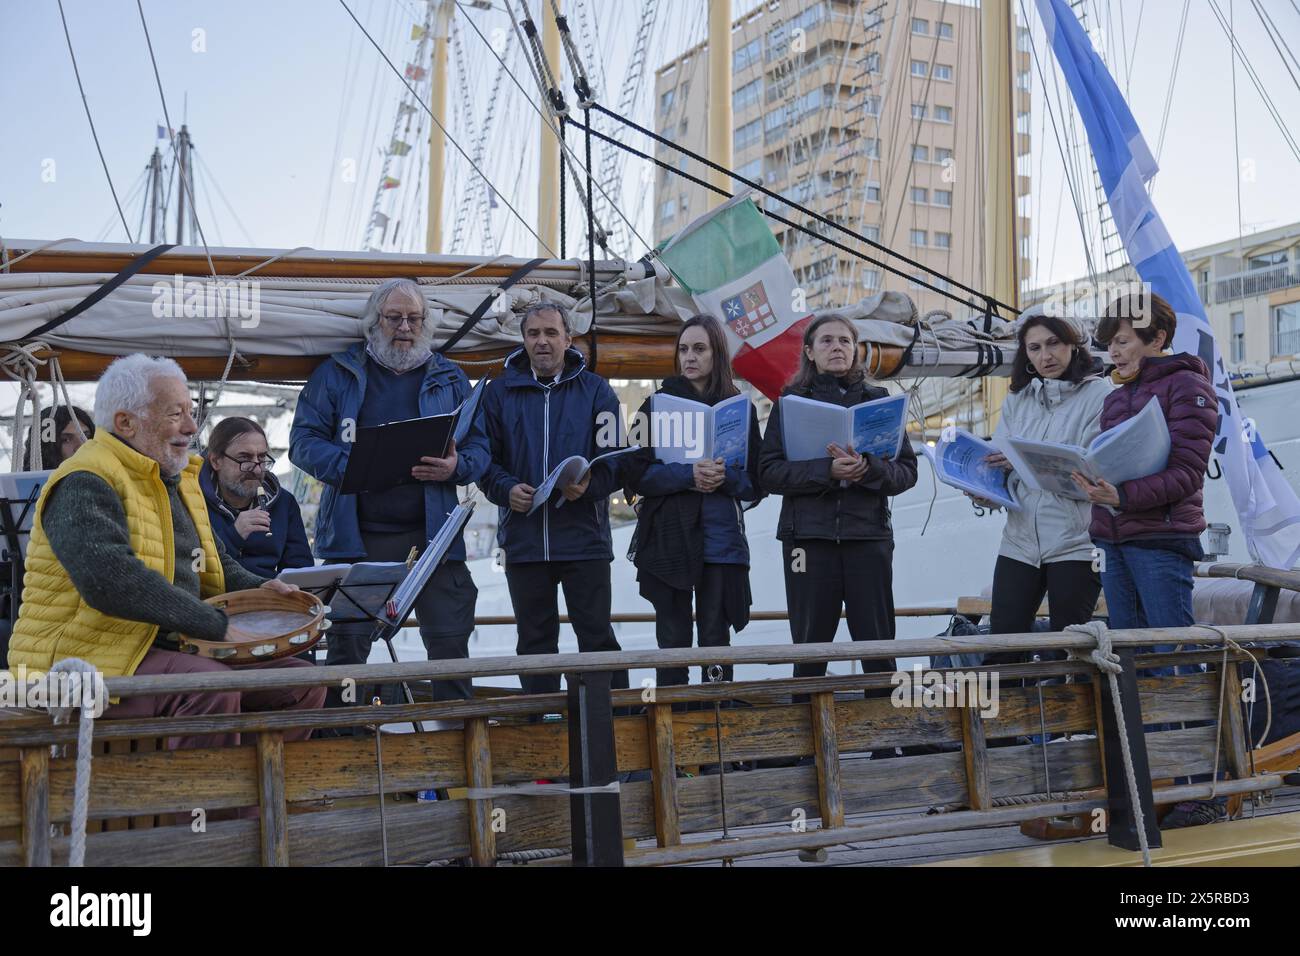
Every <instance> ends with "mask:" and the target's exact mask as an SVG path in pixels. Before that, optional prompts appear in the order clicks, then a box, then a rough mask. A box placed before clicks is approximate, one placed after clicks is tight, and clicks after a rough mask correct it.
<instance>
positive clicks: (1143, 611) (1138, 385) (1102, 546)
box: [1074, 295, 1224, 829]
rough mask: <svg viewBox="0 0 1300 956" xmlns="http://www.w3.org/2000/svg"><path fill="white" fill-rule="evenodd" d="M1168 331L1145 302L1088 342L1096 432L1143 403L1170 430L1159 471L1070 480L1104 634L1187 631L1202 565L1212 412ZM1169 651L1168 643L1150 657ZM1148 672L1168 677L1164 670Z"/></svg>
mask: <svg viewBox="0 0 1300 956" xmlns="http://www.w3.org/2000/svg"><path fill="white" fill-rule="evenodd" d="M1176 324H1177V319H1176V317H1175V315H1174V310H1173V309H1172V308H1171V307H1170V306H1169V303H1168V302H1166V301H1165V300H1164V299H1162V298H1160V297H1159V296H1158V295H1151V296H1150V297H1149V301H1144V297H1136V296H1134V297H1130V298H1127V299H1120V300H1118V301H1117V302H1114V303H1112V304H1111V306H1110V307H1109V308H1108V309H1107V310H1106V313H1105V315H1104V316H1103V317H1102V320H1101V322H1100V323H1098V325H1097V338H1098V340H1099V341H1101V342H1102V344H1104V345H1105V346H1106V347H1107V349H1108V350H1109V352H1110V359H1111V361H1112V362H1113V363H1114V364H1115V371H1114V372H1112V373H1111V380H1112V381H1113V382H1114V383H1115V384H1116V385H1118V386H1120V387H1119V388H1117V389H1115V390H1114V391H1113V392H1111V393H1110V394H1109V395H1108V396H1106V403H1105V404H1104V405H1103V406H1102V410H1101V427H1102V429H1103V430H1105V429H1107V428H1114V427H1115V426H1116V425H1118V424H1120V423H1121V422H1123V421H1127V420H1128V419H1130V418H1132V417H1133V416H1134V415H1136V414H1137V413H1138V412H1140V411H1141V410H1142V409H1143V408H1144V407H1145V406H1146V404H1147V402H1151V401H1157V402H1159V403H1160V408H1161V411H1163V412H1164V415H1165V421H1166V422H1167V423H1168V425H1169V460H1168V462H1167V463H1166V465H1165V468H1164V470H1163V471H1157V472H1155V473H1154V474H1151V475H1147V476H1146V477H1145V478H1134V479H1133V480H1132V481H1125V482H1122V483H1121V484H1120V485H1118V486H1116V485H1112V484H1110V483H1109V482H1107V481H1099V482H1097V483H1096V484H1093V483H1091V482H1089V481H1088V479H1087V478H1085V477H1084V476H1083V475H1080V474H1075V476H1074V480H1075V481H1076V482H1077V483H1078V485H1079V487H1080V488H1082V489H1083V490H1084V491H1085V492H1086V493H1087V494H1088V498H1089V500H1091V501H1092V503H1093V504H1092V524H1091V526H1090V527H1089V531H1090V532H1091V534H1092V540H1093V542H1094V543H1095V544H1096V545H1097V547H1098V549H1099V550H1100V554H1099V555H1098V557H1099V558H1100V559H1101V568H1100V570H1101V586H1102V588H1103V589H1104V591H1105V593H1106V604H1107V607H1108V608H1109V610H1110V626H1111V627H1188V626H1189V625H1191V624H1193V623H1194V620H1193V617H1192V565H1193V563H1194V562H1196V561H1199V560H1201V558H1203V557H1204V556H1205V555H1204V552H1202V550H1201V539H1200V534H1201V532H1202V531H1204V530H1205V513H1204V511H1203V510H1202V507H1201V505H1202V500H1203V495H1202V487H1203V485H1204V483H1205V469H1206V466H1207V465H1208V464H1209V462H1210V448H1211V446H1212V445H1213V443H1214V436H1215V432H1216V431H1217V427H1218V404H1217V402H1216V401H1215V397H1214V389H1213V387H1212V386H1211V384H1210V377H1209V371H1208V370H1207V369H1206V367H1205V363H1204V362H1202V361H1201V360H1200V359H1199V358H1197V357H1196V356H1194V355H1187V354H1185V353H1179V354H1177V355H1166V354H1164V352H1165V349H1166V348H1168V347H1169V343H1170V342H1172V341H1173V338H1174V329H1175V327H1176ZM1173 649H1174V645H1172V644H1157V645H1155V646H1154V647H1153V648H1152V650H1154V651H1156V652H1161V651H1171V650H1173ZM1152 673H1154V674H1170V673H1173V669H1172V668H1159V669H1157V670H1155V671H1153V672H1152ZM1148 729H1149V730H1150V729H1156V730H1163V729H1168V728H1167V727H1166V726H1156V727H1154V728H1148ZM1196 779H1197V780H1200V779H1203V778H1196ZM1180 782H1186V781H1180ZM1223 804H1224V801H1223V798H1219V799H1218V800H1206V801H1201V800H1193V801H1186V802H1183V803H1179V804H1177V805H1176V806H1175V807H1174V809H1173V810H1172V811H1170V812H1169V813H1168V814H1166V816H1165V817H1164V819H1163V820H1162V821H1161V824H1160V825H1161V828H1162V829H1169V828H1172V827H1187V826H1198V825H1201V824H1205V823H1213V822H1215V821H1216V820H1218V819H1220V818H1221V817H1222V816H1223V812H1224V805H1223Z"/></svg>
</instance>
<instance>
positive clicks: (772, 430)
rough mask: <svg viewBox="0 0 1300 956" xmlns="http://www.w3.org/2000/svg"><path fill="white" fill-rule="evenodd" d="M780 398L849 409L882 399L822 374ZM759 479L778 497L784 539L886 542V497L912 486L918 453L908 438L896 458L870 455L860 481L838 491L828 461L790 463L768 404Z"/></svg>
mask: <svg viewBox="0 0 1300 956" xmlns="http://www.w3.org/2000/svg"><path fill="white" fill-rule="evenodd" d="M782 394H785V395H802V396H803V397H805V398H811V399H815V400H816V401H819V402H829V403H831V404H835V405H842V406H844V407H845V408H851V407H852V406H854V405H858V404H860V403H862V402H866V401H871V400H873V399H877V398H884V397H886V396H887V395H888V394H889V392H888V391H887V390H886V389H883V388H877V387H875V386H873V385H868V384H867V383H866V382H865V381H858V382H855V383H854V384H852V385H851V386H849V388H848V391H847V392H845V393H844V394H841V393H840V384H839V380H838V379H837V378H836V377H835V376H833V375H829V374H826V373H823V374H820V375H818V376H817V377H816V378H815V379H814V380H813V383H812V386H811V387H809V388H807V389H804V390H802V391H796V390H794V389H790V388H787V389H786V390H785V391H784V392H783V393H782ZM758 480H759V481H760V482H761V483H762V485H763V488H764V489H765V490H766V491H769V492H771V493H772V494H777V495H781V496H782V498H783V500H782V502H781V517H780V520H779V521H778V523H777V530H776V536H777V538H779V539H780V540H782V541H795V540H798V539H800V538H817V539H822V540H830V541H836V542H839V541H881V540H885V541H889V540H893V537H894V528H893V524H892V522H891V520H890V509H889V498H890V497H891V496H893V495H900V494H902V493H903V492H904V491H906V490H907V489H908V488H911V487H912V486H913V485H914V484H916V453H915V452H914V451H912V445H911V442H910V441H908V440H907V439H906V438H905V439H904V440H903V447H902V449H901V450H900V451H899V454H898V458H897V460H889V459H885V458H877V457H875V456H874V455H873V456H871V467H870V468H868V469H867V473H866V475H864V476H863V477H862V479H861V480H859V481H857V482H855V483H854V484H851V485H849V486H848V487H841V484H842V483H841V482H840V480H839V479H835V478H832V477H831V459H830V457H829V456H828V457H826V458H814V459H812V460H810V461H789V460H787V459H786V457H785V443H784V439H783V438H782V433H781V403H780V402H779V401H778V402H777V403H775V404H774V405H773V406H772V413H771V415H769V416H768V419H767V432H766V433H765V434H764V435H763V446H762V450H761V451H760V453H759V458H758Z"/></svg>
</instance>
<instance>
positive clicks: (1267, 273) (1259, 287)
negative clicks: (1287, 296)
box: [1200, 263, 1300, 305]
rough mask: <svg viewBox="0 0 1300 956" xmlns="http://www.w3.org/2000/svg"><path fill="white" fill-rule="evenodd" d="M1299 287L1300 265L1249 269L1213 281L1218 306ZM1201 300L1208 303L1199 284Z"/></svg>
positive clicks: (1203, 288) (1205, 289)
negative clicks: (1277, 290) (1278, 290)
mask: <svg viewBox="0 0 1300 956" xmlns="http://www.w3.org/2000/svg"><path fill="white" fill-rule="evenodd" d="M1297 285H1300V263H1297V264H1295V265H1280V266H1274V267H1273V268H1271V269H1249V270H1247V271H1246V272H1236V273H1233V274H1232V275H1226V276H1222V277H1220V278H1216V279H1215V280H1214V301H1215V303H1216V304H1218V305H1222V304H1223V303H1225V302H1232V301H1234V300H1236V299H1249V298H1252V297H1254V296H1258V295H1266V294H1267V293H1269V292H1272V291H1274V290H1276V289H1289V288H1291V287H1292V286H1297ZM1200 291H1201V300H1202V301H1204V302H1207V303H1208V302H1209V298H1208V297H1207V295H1206V293H1207V292H1208V291H1209V290H1208V289H1207V288H1206V287H1205V285H1204V284H1203V283H1202V284H1201V288H1200Z"/></svg>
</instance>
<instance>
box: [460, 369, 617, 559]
mask: <svg viewBox="0 0 1300 956" xmlns="http://www.w3.org/2000/svg"><path fill="white" fill-rule="evenodd" d="M480 407H481V408H482V410H483V420H482V424H483V429H484V431H485V432H486V434H487V442H488V448H489V450H490V454H491V461H490V463H489V464H488V466H487V471H486V474H484V476H483V479H482V481H481V482H480V483H479V486H480V487H481V488H482V490H483V494H484V495H486V496H487V499H488V501H490V502H492V503H493V504H494V505H497V510H498V519H497V544H498V545H499V546H500V547H501V549H502V551H503V552H504V553H505V562H506V564H507V565H509V564H514V563H523V562H527V561H592V560H600V559H603V560H606V561H612V560H614V545H613V542H612V540H611V538H610V533H609V496H610V493H611V492H613V491H614V489H616V488H618V487H619V485H620V475H621V470H620V468H621V466H620V459H618V458H615V459H612V460H606V461H602V462H598V463H597V464H596V465H595V466H593V468H592V470H591V480H590V482H589V484H588V486H587V490H586V492H585V493H584V494H583V496H582V497H581V498H579V499H578V500H577V501H567V500H565V499H564V498H563V497H562V496H561V495H560V493H559V490H558V489H557V490H556V492H555V494H554V495H553V497H552V499H551V500H550V501H548V502H546V504H544V505H543V506H542V507H540V508H538V509H537V510H536V511H535V512H533V513H532V514H526V513H521V512H516V511H512V510H511V508H510V489H511V488H513V487H514V486H515V485H517V484H526V485H531V486H532V487H533V488H538V487H540V486H541V484H542V482H543V481H544V480H545V479H546V476H547V475H549V474H550V473H551V472H552V471H553V470H554V469H555V467H556V466H557V465H558V464H560V462H562V461H564V459H566V458H569V457H571V456H573V455H581V456H582V457H583V458H586V459H588V460H590V459H592V458H595V457H596V456H597V455H602V454H605V453H606V452H610V451H613V450H614V449H615V448H617V447H618V442H619V440H620V439H621V437H622V435H623V420H622V416H621V414H620V410H619V404H618V397H617V396H616V395H615V394H614V390H613V389H612V388H610V387H609V383H608V382H606V381H605V380H604V379H603V378H601V377H600V376H599V375H596V374H594V373H592V372H588V371H587V363H586V360H585V359H584V358H583V357H582V353H581V352H579V351H578V350H577V349H575V348H569V349H567V350H566V351H565V353H564V367H563V369H561V371H560V374H559V375H558V376H556V379H555V381H554V382H553V383H551V384H550V385H549V386H547V385H543V384H542V383H541V382H539V381H538V380H537V378H536V376H534V375H533V369H532V365H531V364H530V363H529V361H528V353H527V352H526V351H524V350H523V349H522V348H521V349H518V350H516V351H515V352H512V353H511V354H510V356H509V357H508V358H507V359H506V363H505V371H504V372H503V373H502V375H501V377H500V378H497V379H494V380H493V381H492V382H491V383H490V384H489V385H488V387H487V388H486V389H484V391H483V398H482V400H481V401H480ZM561 502H563V504H561Z"/></svg>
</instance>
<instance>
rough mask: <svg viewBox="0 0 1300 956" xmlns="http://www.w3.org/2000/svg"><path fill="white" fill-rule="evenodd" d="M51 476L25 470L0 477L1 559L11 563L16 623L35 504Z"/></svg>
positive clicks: (21, 597) (11, 609) (11, 582)
mask: <svg viewBox="0 0 1300 956" xmlns="http://www.w3.org/2000/svg"><path fill="white" fill-rule="evenodd" d="M52 474H54V472H53V471H23V472H15V473H13V474H5V475H0V536H2V537H3V543H4V547H3V553H2V554H0V558H2V559H3V560H5V561H7V562H8V563H9V586H10V587H11V588H12V589H13V593H12V596H11V598H10V602H9V605H10V613H11V616H12V620H14V621H17V620H18V609H19V606H20V605H21V604H22V599H23V577H24V575H25V573H26V563H25V560H24V556H25V554H26V552H27V547H26V542H25V541H24V540H23V539H24V538H27V539H30V538H31V534H32V524H33V523H34V521H35V513H36V501H37V499H38V498H39V497H40V494H41V488H42V487H43V486H44V485H45V481H46V480H47V479H48V478H49V477H50V475H52ZM15 512H16V513H15ZM29 519H30V520H29Z"/></svg>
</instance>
